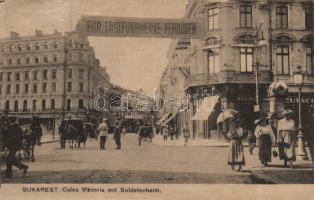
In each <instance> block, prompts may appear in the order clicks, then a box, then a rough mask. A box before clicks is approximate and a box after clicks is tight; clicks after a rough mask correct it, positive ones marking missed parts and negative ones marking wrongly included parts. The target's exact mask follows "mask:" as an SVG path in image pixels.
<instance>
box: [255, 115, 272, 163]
mask: <svg viewBox="0 0 314 200" xmlns="http://www.w3.org/2000/svg"><path fill="white" fill-rule="evenodd" d="M254 123H255V124H256V128H255V132H254V135H255V137H256V138H257V141H258V149H259V154H258V155H259V160H260V161H261V163H262V164H263V165H264V166H267V163H268V162H271V155H272V145H275V143H276V138H275V135H274V133H273V129H272V127H271V125H270V124H269V122H268V120H267V118H266V117H264V116H263V117H261V118H259V119H257V120H255V122H254Z"/></svg>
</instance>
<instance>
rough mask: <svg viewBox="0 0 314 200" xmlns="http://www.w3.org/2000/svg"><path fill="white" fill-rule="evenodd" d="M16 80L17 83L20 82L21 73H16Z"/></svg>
mask: <svg viewBox="0 0 314 200" xmlns="http://www.w3.org/2000/svg"><path fill="white" fill-rule="evenodd" d="M15 79H16V80H17V81H19V80H20V73H19V72H16V74H15Z"/></svg>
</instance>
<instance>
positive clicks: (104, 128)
mask: <svg viewBox="0 0 314 200" xmlns="http://www.w3.org/2000/svg"><path fill="white" fill-rule="evenodd" d="M97 130H98V132H99V138H100V149H105V145H106V139H107V136H108V125H107V119H105V118H104V119H103V120H102V122H101V124H99V126H98V129H97Z"/></svg>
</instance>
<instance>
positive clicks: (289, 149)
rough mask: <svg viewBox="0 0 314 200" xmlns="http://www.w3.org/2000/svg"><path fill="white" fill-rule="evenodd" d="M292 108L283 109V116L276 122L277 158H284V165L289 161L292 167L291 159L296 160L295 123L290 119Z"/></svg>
mask: <svg viewBox="0 0 314 200" xmlns="http://www.w3.org/2000/svg"><path fill="white" fill-rule="evenodd" d="M292 114H293V112H292V110H289V109H288V110H285V111H283V113H282V115H283V116H284V118H283V119H281V120H280V121H279V122H278V130H277V131H278V132H277V141H278V148H279V158H280V160H284V165H285V166H287V163H288V162H289V164H290V167H291V168H293V165H292V161H295V160H296V156H295V139H296V138H295V134H296V130H295V124H294V120H293V119H292Z"/></svg>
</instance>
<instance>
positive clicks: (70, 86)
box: [68, 82, 72, 92]
mask: <svg viewBox="0 0 314 200" xmlns="http://www.w3.org/2000/svg"><path fill="white" fill-rule="evenodd" d="M68 92H72V82H68Z"/></svg>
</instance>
